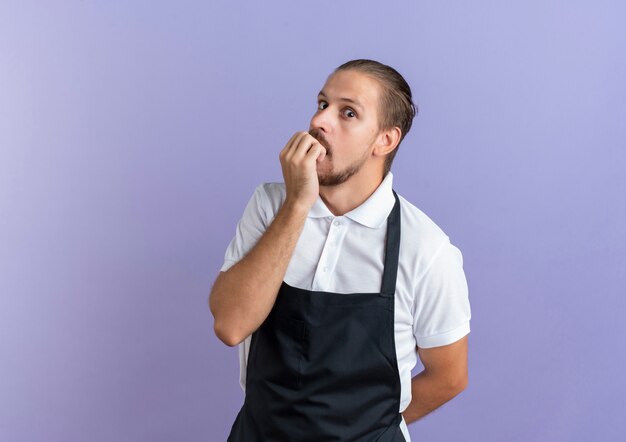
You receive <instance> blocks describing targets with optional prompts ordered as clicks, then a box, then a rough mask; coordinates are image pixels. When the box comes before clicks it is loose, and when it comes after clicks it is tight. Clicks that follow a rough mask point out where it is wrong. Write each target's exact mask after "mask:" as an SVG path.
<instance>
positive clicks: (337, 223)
mask: <svg viewBox="0 0 626 442" xmlns="http://www.w3.org/2000/svg"><path fill="white" fill-rule="evenodd" d="M333 224H334V225H336V226H340V225H341V221H339V220H338V219H336V220H335V222H334V223H333Z"/></svg>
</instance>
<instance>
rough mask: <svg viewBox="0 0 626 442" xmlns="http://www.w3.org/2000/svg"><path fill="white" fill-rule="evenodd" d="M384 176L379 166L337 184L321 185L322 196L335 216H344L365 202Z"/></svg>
mask: <svg viewBox="0 0 626 442" xmlns="http://www.w3.org/2000/svg"><path fill="white" fill-rule="evenodd" d="M383 179H384V177H383V176H382V171H381V170H380V169H379V168H376V169H375V170H374V169H373V168H372V170H368V169H366V168H365V167H363V168H362V169H361V170H360V171H359V173H356V174H355V175H352V176H351V177H350V178H349V179H348V180H347V181H345V182H343V183H341V184H339V185H336V186H320V198H321V199H322V201H324V204H326V207H328V210H330V211H331V212H332V214H333V215H335V216H342V215H344V214H346V213H348V212H349V211H351V210H352V209H354V208H356V207H359V206H360V205H361V204H363V203H364V202H365V201H366V200H367V199H368V198H369V197H370V196H371V195H372V194H373V193H374V192H375V191H376V189H377V188H378V186H380V183H382V182H383Z"/></svg>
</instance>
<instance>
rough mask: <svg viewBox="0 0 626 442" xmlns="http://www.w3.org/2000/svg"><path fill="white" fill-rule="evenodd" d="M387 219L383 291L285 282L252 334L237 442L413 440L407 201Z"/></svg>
mask: <svg viewBox="0 0 626 442" xmlns="http://www.w3.org/2000/svg"><path fill="white" fill-rule="evenodd" d="M393 195H394V197H395V200H396V201H395V204H394V207H393V209H392V211H391V213H390V215H389V217H388V218H387V235H386V240H385V263H384V273H383V280H382V287H381V291H380V293H348V294H346V293H333V292H323V291H311V290H304V289H300V288H297V287H292V286H290V285H289V284H287V283H285V282H284V281H283V282H282V284H281V286H280V289H279V291H278V295H277V298H276V302H275V303H274V306H273V308H272V310H271V312H270V314H269V315H268V317H267V318H266V319H265V321H264V322H263V324H261V326H260V327H259V328H258V329H257V330H256V331H255V332H254V333H253V334H252V339H251V342H250V350H249V354H248V364H247V372H246V373H247V375H246V395H245V400H244V404H243V406H242V408H241V410H240V411H239V414H238V415H237V418H236V419H235V422H234V423H233V426H232V428H231V432H230V435H229V437H228V442H335V441H337V442H339V441H341V442H370V441H371V442H405V439H404V436H403V435H402V431H401V430H400V422H401V420H402V415H401V414H400V412H399V408H400V375H399V371H398V362H397V359H396V348H395V335H394V294H395V289H396V277H397V273H398V257H399V250H400V201H399V199H398V195H397V194H396V192H395V191H393Z"/></svg>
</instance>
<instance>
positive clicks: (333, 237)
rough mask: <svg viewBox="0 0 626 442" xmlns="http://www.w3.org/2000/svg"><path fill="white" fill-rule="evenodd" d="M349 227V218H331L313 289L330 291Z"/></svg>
mask: <svg viewBox="0 0 626 442" xmlns="http://www.w3.org/2000/svg"><path fill="white" fill-rule="evenodd" d="M347 229H348V220H347V218H345V217H343V216H337V217H333V218H330V224H329V228H328V234H327V235H326V241H325V242H324V249H323V250H322V254H321V256H320V260H319V262H318V263H317V268H316V270H315V277H314V278H313V284H312V290H320V291H329V287H330V283H331V280H332V274H333V272H334V271H335V267H336V265H337V259H338V258H339V251H340V249H341V244H342V242H343V238H344V237H345V235H346V232H347Z"/></svg>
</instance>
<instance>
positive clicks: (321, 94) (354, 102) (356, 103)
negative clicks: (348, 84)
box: [317, 91, 363, 110]
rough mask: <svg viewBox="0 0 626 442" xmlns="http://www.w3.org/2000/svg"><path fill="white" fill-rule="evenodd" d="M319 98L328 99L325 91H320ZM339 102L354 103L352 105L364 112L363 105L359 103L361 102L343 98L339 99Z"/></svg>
mask: <svg viewBox="0 0 626 442" xmlns="http://www.w3.org/2000/svg"><path fill="white" fill-rule="evenodd" d="M317 96H318V97H319V96H322V97H325V98H328V97H327V96H326V94H325V93H324V91H320V92H319V94H317ZM339 101H347V102H348V103H352V104H354V105H355V106H356V107H358V108H360V110H363V106H361V103H359V102H358V101H356V100H353V99H352V98H347V97H342V98H339Z"/></svg>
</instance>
